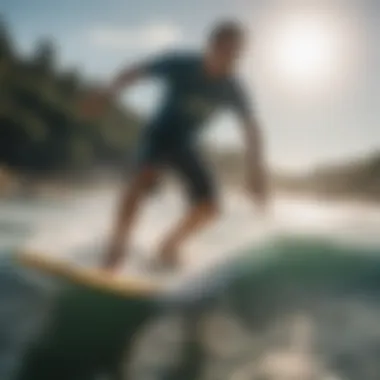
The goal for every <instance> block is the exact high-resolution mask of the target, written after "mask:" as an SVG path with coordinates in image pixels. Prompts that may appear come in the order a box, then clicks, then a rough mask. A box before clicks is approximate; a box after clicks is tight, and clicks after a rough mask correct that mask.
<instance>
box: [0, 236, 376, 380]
mask: <svg viewBox="0 0 380 380" xmlns="http://www.w3.org/2000/svg"><path fill="white" fill-rule="evenodd" d="M238 256H239V258H240V259H236V260H235V261H234V264H233V267H230V270H232V269H233V270H232V271H233V273H234V276H233V277H230V278H229V280H228V281H229V282H228V286H225V287H224V288H223V291H222V292H220V293H218V294H216V295H215V300H214V302H213V303H212V307H210V310H208V311H207V313H206V315H211V314H212V315H214V317H215V315H218V316H219V319H220V317H226V318H227V317H228V318H227V319H228V320H230V322H231V325H232V326H238V328H236V329H235V330H236V331H237V330H239V331H240V333H237V332H235V334H236V336H241V337H244V339H243V340H247V337H249V339H248V341H249V343H245V346H246V347H245V349H242V351H240V353H239V355H234V357H233V359H231V360H230V361H226V360H225V359H224V360H223V361H222V362H223V363H224V364H223V366H222V367H223V368H224V369H223V371H224V372H223V371H222V372H223V373H225V378H227V377H228V378H231V376H232V375H233V374H235V375H236V376H240V377H242V376H243V378H247V376H248V377H249V376H251V377H253V374H254V373H255V374H256V373H258V371H259V368H260V371H264V369H263V368H261V367H263V366H264V367H265V365H264V364H263V363H268V362H269V363H272V364H271V365H268V364H266V365H267V367H268V368H266V367H265V368H266V369H265V370H266V371H267V372H268V373H271V372H270V371H271V368H272V367H273V368H274V367H276V365H277V366H278V363H277V362H278V361H280V362H281V360H280V359H279V358H283V359H282V360H283V361H284V363H283V366H284V368H285V367H286V366H288V367H289V366H290V364H289V363H292V362H293V363H294V361H295V359H294V355H295V352H298V354H297V355H298V356H296V357H298V358H299V357H302V358H303V359H302V360H301V362H300V363H303V364H304V367H305V362H306V361H307V360H306V358H305V355H306V353H307V352H309V351H310V355H311V356H310V357H312V358H313V359H312V360H311V362H312V363H313V364H310V363H309V362H308V363H309V364H308V366H309V367H308V368H309V369H310V368H314V367H316V366H317V364H316V363H318V371H319V372H318V373H319V375H320V376H321V377H320V378H321V379H322V372H323V373H325V372H326V371H327V372H329V373H333V374H334V376H336V378H342V379H358V380H359V379H364V378H365V379H368V380H370V379H375V378H376V379H377V378H378V375H379V374H380V365H379V363H378V360H377V359H378V357H379V353H380V325H379V324H378V320H379V317H380V297H379V295H380V249H375V248H372V249H370V248H368V247H367V248H366V247H357V246H356V247H347V246H343V245H341V244H340V245H339V244H334V243H333V242H331V241H327V240H321V239H317V238H307V237H303V238H296V237H283V238H278V239H276V240H274V241H272V242H270V243H268V244H266V245H265V246H264V247H261V248H257V247H256V248H254V249H252V248H248V249H246V250H245V251H244V252H243V254H239V255H238ZM0 269H1V270H0V291H1V299H2V306H1V308H0V336H1V337H2V338H1V339H0V342H1V344H0V371H1V373H0V375H1V376H0V377H1V378H2V379H8V378H9V379H10V378H11V374H12V373H13V372H14V371H15V368H17V367H18V366H19V365H21V364H22V355H23V353H24V352H25V349H26V348H27V347H29V344H30V342H33V339H36V336H37V335H38V334H37V332H38V331H41V328H42V327H43V326H45V324H44V323H43V322H42V321H44V320H46V318H47V317H48V316H50V315H51V311H50V310H51V306H52V305H54V301H55V300H57V298H58V294H60V293H59V292H58V293H57V289H60V288H59V286H58V287H57V284H56V283H55V282H54V281H51V280H48V279H44V278H41V277H40V276H36V275H35V274H33V273H30V272H27V271H25V270H23V269H22V268H19V267H18V266H17V265H16V264H15V263H13V262H12V256H11V254H10V253H9V252H8V254H3V255H2V263H1V267H0ZM94 300H96V298H95V299H92V301H91V302H95V301H94ZM72 305H74V307H75V304H72ZM210 305H211V304H210ZM166 314H167V313H166ZM107 318H109V322H110V323H111V324H112V318H114V316H113V315H109V316H108V317H107ZM166 318H168V317H167V316H166ZM157 319H159V317H158V316H157ZM206 319H207V318H206ZM300 320H301V321H303V322H302V323H301V322H299V321H300ZM295 321H298V322H295ZM305 321H307V322H305ZM171 323H172V322H171ZM305 323H306V325H308V326H309V328H308V331H309V332H308V333H305V332H304V333H300V332H299V330H301V331H302V329H304V330H305V328H304V327H302V326H305ZM294 324H295V325H298V327H297V328H293V327H294ZM213 325H216V324H213ZM289 326H293V327H292V328H291V327H289ZM300 326H301V327H300ZM214 327H215V326H214ZM169 330H170V329H169ZM227 330H228V328H226V329H225V330H224V332H223V333H227ZM232 330H233V329H232ZM306 330H307V329H306ZM207 331H209V330H207ZM210 331H211V330H210ZM311 331H312V333H311ZM242 332H243V333H242ZM36 334H37V335H36ZM299 334H300V335H301V336H302V334H303V335H304V337H303V338H302V337H301V338H299V337H298V338H297V336H298V335H299ZM206 335H207V333H205V334H204V336H206ZM211 335H212V334H211ZM214 335H215V334H214ZM305 336H308V338H305ZM311 336H312V337H311ZM144 339H145V341H146V342H147V343H146V344H145V346H144V345H143V347H142V348H141V349H140V351H141V352H140V356H141V355H142V356H143V357H144V350H147V349H148V348H149V347H151V346H152V340H154V339H156V338H154V334H153V335H152V334H151V335H149V334H148V335H146V333H145V335H144V334H141V340H144ZM162 339H164V338H162ZM212 339H214V340H215V342H216V343H215V344H214V346H215V345H217V346H220V347H221V346H225V345H226V342H225V341H224V342H223V340H222V341H221V342H220V343H217V341H218V338H216V337H215V336H214V337H213V338H212ZM164 340H165V339H164ZM219 340H220V338H219ZM232 340H233V339H232V338H231V340H230V345H232ZM297 342H298V343H297ZM162 344H163V343H162ZM144 347H145V348H144ZM297 347H298V348H297ZM297 350H298V351H297ZM292 355H293V356H292ZM145 356H146V355H145ZM216 356H217V355H216V354H214V355H213V356H211V355H209V356H207V355H206V354H205V358H204V362H205V363H207V364H205V366H208V367H210V368H214V370H215V371H216V370H217V368H219V367H218V366H220V365H221V363H218V359H217V358H216ZM268 358H271V359H268ZM284 358H287V359H286V360H285V359H284ZM276 360H277V362H276ZM309 361H310V360H309ZM143 362H144V361H142V362H141V363H143ZM226 363H229V366H227V367H228V368H225V364H226ZM275 363H277V364H276V365H275ZM321 363H322V364H321ZM141 366H142V364H141ZM141 366H140V372H139V373H140V374H141V373H145V372H144V371H143V370H142V369H141V368H142V367H141ZM271 366H272V367H271ZM290 367H291V366H290ZM293 367H297V368H298V370H299V368H300V367H302V366H300V364H298V366H294V365H293ZM322 367H323V368H322ZM273 368H272V369H273ZM293 370H294V368H293ZM141 371H142V372H141ZM282 371H285V369H282ZM235 375H234V376H235ZM371 376H372V377H371ZM240 377H239V378H240ZM141 378H143V377H141ZM269 378H270V377H269ZM305 379H307V378H305Z"/></svg>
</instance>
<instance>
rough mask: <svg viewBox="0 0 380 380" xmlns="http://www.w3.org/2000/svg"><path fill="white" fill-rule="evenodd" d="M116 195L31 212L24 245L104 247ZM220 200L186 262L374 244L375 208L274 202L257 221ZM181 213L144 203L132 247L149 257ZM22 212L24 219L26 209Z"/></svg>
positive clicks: (177, 207)
mask: <svg viewBox="0 0 380 380" xmlns="http://www.w3.org/2000/svg"><path fill="white" fill-rule="evenodd" d="M116 195H117V193H93V194H91V195H86V196H83V195H82V196H78V197H77V198H73V199H72V200H71V202H68V204H66V205H65V206H64V208H63V209H59V210H54V211H53V212H50V213H49V212H44V210H43V209H41V210H38V211H36V212H35V214H34V216H33V217H32V218H29V220H30V223H33V233H32V234H31V236H30V238H29V239H28V241H27V242H26V244H25V246H27V247H28V248H30V249H35V250H37V251H43V252H47V253H50V252H51V253H54V254H67V253H68V252H71V251H78V249H80V248H84V247H87V248H88V247H91V246H94V245H97V246H98V247H99V246H104V242H105V239H106V237H107V235H108V232H109V229H110V227H111V225H112V221H113V219H112V217H113V211H114V208H115V205H116V204H117V198H116ZM224 201H225V202H224V204H223V215H222V217H221V219H220V220H219V221H218V222H217V223H216V224H215V225H213V226H212V227H210V228H208V229H207V230H206V231H204V232H203V233H201V234H200V235H199V236H198V237H197V238H195V239H194V240H193V241H192V242H190V243H189V245H188V246H187V247H186V252H187V256H188V257H189V260H190V262H194V261H197V262H198V261H199V260H207V258H208V257H209V258H211V257H214V256H218V255H221V254H223V253H224V252H228V251H231V250H234V249H238V248H241V247H245V246H247V245H249V244H252V243H253V242H255V241H259V240H260V239H261V240H262V239H268V238H270V237H271V236H272V237H273V236H275V235H279V234H305V235H310V236H322V237H330V238H335V239H336V240H340V241H342V242H343V243H344V242H347V243H349V244H353V243H355V242H358V243H363V242H365V243H366V244H379V243H380V237H379V235H378V233H377V232H378V231H379V229H380V208H378V209H376V208H374V207H371V206H364V205H360V206H358V205H355V204H349V203H347V204H333V203H323V202H317V201H312V200H308V199H304V200H302V199H291V198H288V199H285V198H282V199H281V198H278V199H277V200H276V201H275V202H274V204H273V207H272V211H271V215H270V217H269V218H268V219H267V220H264V221H262V220H260V218H259V216H258V214H257V213H256V212H255V209H254V207H253V204H251V202H249V200H247V199H246V198H244V197H243V196H240V195H238V194H228V195H227V196H226V197H225V200H224ZM184 211H185V210H184V206H183V204H182V203H181V202H180V199H178V197H176V196H174V195H172V194H163V195H160V196H159V198H157V199H152V200H150V201H149V203H148V204H147V205H146V207H145V209H144V210H143V214H142V216H141V217H140V219H139V222H138V226H137V230H136V236H135V239H134V241H133V247H137V249H138V250H142V251H144V252H147V253H148V254H149V255H150V254H153V252H154V251H155V248H156V246H157V244H159V243H160V241H161V239H162V237H163V236H164V234H165V233H166V232H167V231H168V230H169V229H170V227H171V226H173V225H174V224H175V223H176V222H177V221H178V220H179V219H180V217H181V215H182V213H183V212H184ZM19 212H21V211H19ZM24 212H25V214H28V210H27V208H26V210H25V211H24ZM163 215H164V217H163ZM12 217H13V219H15V218H16V219H17V218H18V220H20V221H21V220H23V221H25V219H28V218H25V217H24V216H22V215H18V216H17V215H15V214H13V216H12Z"/></svg>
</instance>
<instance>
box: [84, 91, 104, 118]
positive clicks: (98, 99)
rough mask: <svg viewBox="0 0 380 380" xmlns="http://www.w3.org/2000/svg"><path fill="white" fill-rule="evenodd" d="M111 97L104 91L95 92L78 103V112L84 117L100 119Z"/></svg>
mask: <svg viewBox="0 0 380 380" xmlns="http://www.w3.org/2000/svg"><path fill="white" fill-rule="evenodd" d="M110 102H111V96H110V95H109V94H108V93H107V92H106V91H97V92H94V93H92V94H90V95H89V96H87V97H86V98H85V99H84V100H83V101H82V102H80V105H79V107H80V112H81V114H82V115H83V116H84V117H88V118H96V117H101V116H103V115H104V114H105V112H106V111H107V109H108V107H109V104H110Z"/></svg>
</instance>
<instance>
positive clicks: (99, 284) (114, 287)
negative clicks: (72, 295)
mask: <svg viewBox="0 0 380 380" xmlns="http://www.w3.org/2000/svg"><path fill="white" fill-rule="evenodd" d="M16 259H17V261H18V262H19V263H20V264H21V265H22V266H24V267H27V268H31V269H34V270H36V271H38V272H40V273H43V274H46V275H50V276H54V277H57V278H59V279H61V280H64V281H66V282H68V283H71V284H75V285H80V286H83V287H87V288H93V289H98V290H101V291H107V292H110V293H114V294H118V295H123V296H125V297H131V296H132V297H133V296H147V297H150V296H154V295H156V294H159V293H161V292H162V291H163V290H164V287H165V286H164V285H165V281H163V280H162V279H161V280H160V279H158V278H154V277H153V276H151V275H149V273H140V274H139V273H134V274H118V273H110V272H107V271H105V270H101V269H96V268H86V267H83V266H79V265H76V264H75V263H73V262H69V261H65V260H62V259H59V258H54V257H52V256H48V255H45V254H41V253H38V252H31V251H22V252H18V253H17V254H16Z"/></svg>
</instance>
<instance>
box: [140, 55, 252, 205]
mask: <svg viewBox="0 0 380 380" xmlns="http://www.w3.org/2000/svg"><path fill="white" fill-rule="evenodd" d="M144 69H145V71H146V72H147V73H148V74H149V75H152V76H156V77H158V78H161V79H163V80H164V81H165V82H166V84H167V87H168V88H167V91H168V92H167V95H166V99H165V100H164V102H163V105H162V107H161V108H160V110H159V112H158V114H157V115H156V116H155V117H154V118H153V119H152V120H151V121H150V122H149V125H148V126H147V128H146V129H145V131H144V133H143V136H142V140H141V143H140V145H139V147H138V167H139V168H142V167H153V168H154V167H160V166H162V165H168V166H169V167H170V168H172V169H174V170H175V171H176V172H177V173H178V174H179V175H180V176H181V177H182V178H183V180H184V181H185V183H186V185H187V186H188V190H189V193H190V194H189V195H190V196H191V200H192V201H194V202H200V201H204V200H213V198H214V197H215V196H216V194H215V186H214V182H213V179H212V176H211V175H210V173H209V171H208V169H207V167H206V165H205V164H204V162H203V161H202V159H201V155H200V153H199V152H198V150H197V144H196V136H197V135H198V132H199V130H200V128H201V127H202V126H203V125H204V124H205V123H206V122H207V121H209V119H210V117H211V116H212V115H214V113H215V112H216V111H217V110H218V109H221V108H225V107H228V108H232V109H233V110H234V111H236V112H237V114H238V115H239V116H240V117H241V118H243V119H244V120H248V119H249V118H250V109H249V106H248V104H247V100H246V97H245V95H244V94H243V91H242V89H241V87H240V85H239V83H238V82H237V81H236V80H235V79H234V78H232V77H223V78H212V77H210V76H208V75H207V74H206V72H205V70H204V66H203V61H202V56H201V55H197V54H188V53H187V54H170V55H165V56H163V57H161V58H159V59H156V60H154V61H152V62H148V63H147V64H145V65H144Z"/></svg>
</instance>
